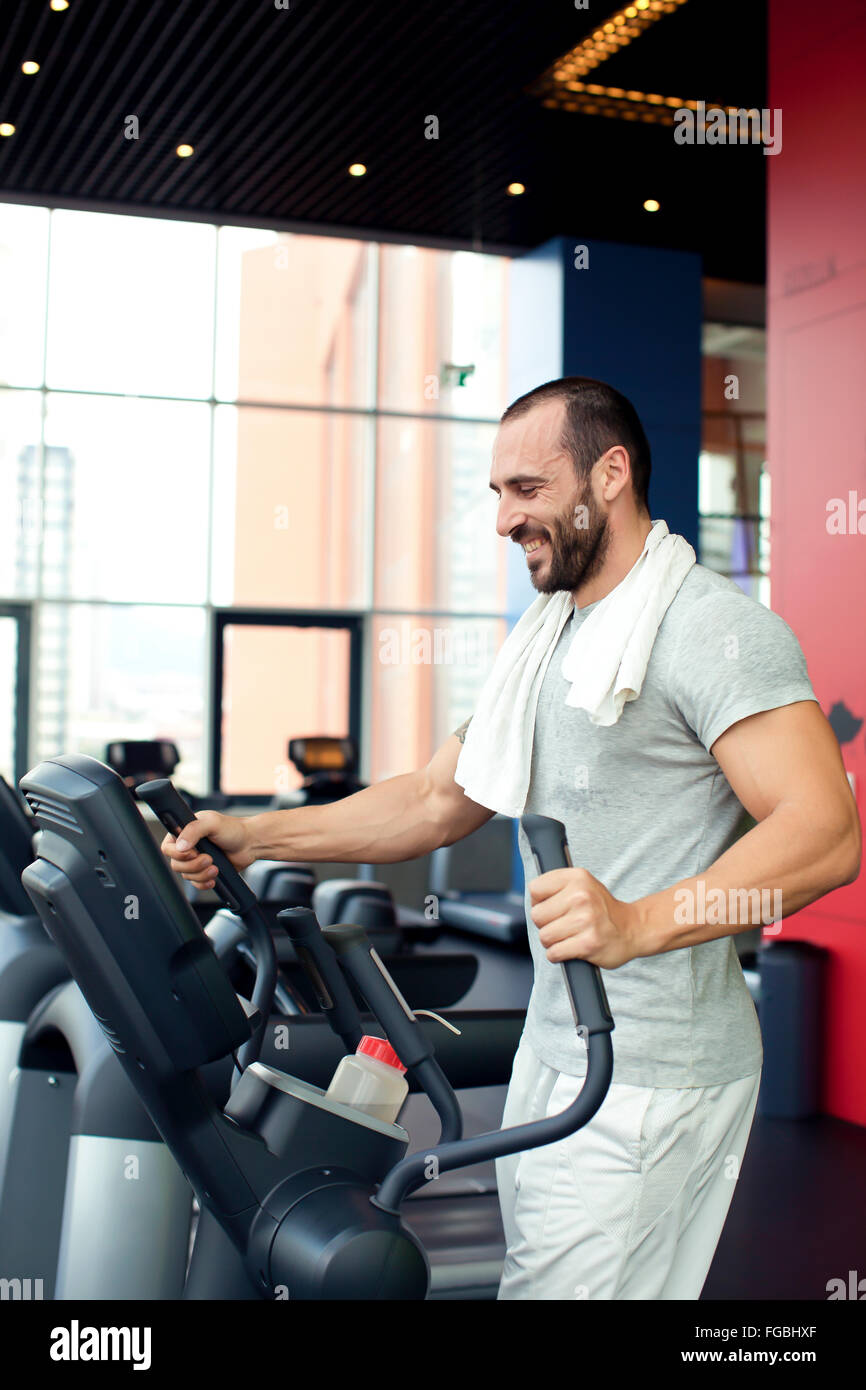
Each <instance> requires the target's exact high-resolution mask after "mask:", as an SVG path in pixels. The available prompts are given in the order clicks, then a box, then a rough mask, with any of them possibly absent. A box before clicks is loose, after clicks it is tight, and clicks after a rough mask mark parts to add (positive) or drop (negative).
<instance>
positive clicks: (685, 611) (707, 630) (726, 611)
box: [659, 564, 797, 659]
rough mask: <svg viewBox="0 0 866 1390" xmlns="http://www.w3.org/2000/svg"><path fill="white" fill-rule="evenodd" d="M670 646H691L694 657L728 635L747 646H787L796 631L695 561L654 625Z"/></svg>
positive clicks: (723, 577) (728, 580) (683, 648)
mask: <svg viewBox="0 0 866 1390" xmlns="http://www.w3.org/2000/svg"><path fill="white" fill-rule="evenodd" d="M659 633H660V635H661V634H662V633H664V636H665V639H666V642H667V643H668V644H670V645H671V647H672V649H676V648H678V649H679V651H680V652H681V653H683V654H684V653H685V651H686V650H687V649H693V650H694V652H695V657H696V659H697V658H698V656H699V654H700V652H701V651H703V650H705V649H706V648H707V646H708V645H714V646H715V645H716V639H717V638H719V637H725V636H728V635H737V636H739V637H742V638H745V639H747V640H748V641H750V643H751V644H752V645H754V644H766V646H767V648H768V649H772V648H774V647H778V648H779V649H780V650H785V651H787V650H788V648H789V647H790V646H791V643H792V639H793V641H794V642H796V641H797V638H796V634H795V633H794V632H793V630H792V628H790V627H789V625H788V624H787V623H786V622H785V620H784V618H782V617H781V615H780V614H779V613H776V612H774V611H773V609H772V608H768V607H767V605H766V604H765V603H761V602H759V600H758V599H754V598H752V597H751V596H750V595H749V594H746V593H744V592H743V590H742V589H741V588H740V586H739V584H736V583H734V581H733V580H732V579H728V578H727V577H726V576H725V575H723V574H718V573H717V572H716V571H715V570H711V569H707V568H706V566H704V565H699V564H695V565H693V566H692V568H691V569H690V570H689V573H688V574H687V575H686V577H685V579H684V580H683V582H682V584H681V585H680V587H679V590H678V592H677V594H676V596H675V598H674V600H673V602H672V603H671V605H670V607H669V608H668V610H667V613H666V614H665V616H664V619H663V620H662V624H661V627H660V629H659Z"/></svg>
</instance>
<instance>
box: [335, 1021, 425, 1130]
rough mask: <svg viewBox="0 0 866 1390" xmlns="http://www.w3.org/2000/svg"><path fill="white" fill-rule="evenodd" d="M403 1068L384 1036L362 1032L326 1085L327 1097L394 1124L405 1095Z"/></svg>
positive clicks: (405, 1086)
mask: <svg viewBox="0 0 866 1390" xmlns="http://www.w3.org/2000/svg"><path fill="white" fill-rule="evenodd" d="M405 1070H406V1068H405V1067H404V1066H403V1063H402V1062H401V1061H400V1058H399V1057H398V1056H397V1054H396V1052H395V1051H394V1049H393V1047H392V1046H391V1044H390V1043H389V1042H387V1041H386V1039H385V1038H371V1037H368V1036H366V1035H365V1036H364V1037H363V1038H362V1039H361V1041H360V1042H359V1043H358V1047H357V1050H356V1051H355V1052H354V1053H350V1054H349V1056H348V1057H344V1058H343V1060H342V1062H341V1063H340V1065H339V1066H338V1067H337V1070H336V1071H335V1072H334V1079H333V1081H332V1082H331V1084H330V1086H329V1087H328V1089H327V1092H326V1095H327V1096H328V1099H329V1100H336V1101H339V1102H340V1103H341V1104H342V1105H351V1106H353V1107H354V1109H355V1110H363V1111H364V1113H365V1114H367V1115H373V1116H374V1117H375V1118H376V1119H377V1120H383V1121H384V1123H385V1124H389V1125H390V1124H393V1123H394V1121H395V1120H396V1118H397V1116H398V1114H399V1113H400V1107H401V1106H402V1104H403V1102H404V1100H405V1099H406V1096H407V1095H408V1093H409V1083H408V1082H407V1080H406V1078H405V1076H404V1075H403V1073H404V1072H405Z"/></svg>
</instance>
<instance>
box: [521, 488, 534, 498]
mask: <svg viewBox="0 0 866 1390" xmlns="http://www.w3.org/2000/svg"><path fill="white" fill-rule="evenodd" d="M537 491H538V488H537V487H522V488H521V489H520V496H521V497H534V496H535V494H536V492H537Z"/></svg>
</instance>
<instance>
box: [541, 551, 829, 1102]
mask: <svg viewBox="0 0 866 1390" xmlns="http://www.w3.org/2000/svg"><path fill="white" fill-rule="evenodd" d="M595 606H596V605H595V604H589V605H588V606H587V607H585V608H582V609H576V610H575V611H574V613H573V614H572V617H571V618H570V619H569V620H568V621H567V622H566V624H565V627H564V629H563V631H562V634H561V635H560V638H559V642H558V644H557V648H556V650H555V651H554V653H553V656H552V657H551V660H550V663H549V665H548V668H547V671H546V673H545V677H544V682H543V685H542V688H541V692H540V696H539V702H538V709H537V714H536V721H535V732H534V739H533V748H532V776H531V781H530V786H529V794H528V797H527V802H526V810H527V811H535V812H538V813H539V814H541V815H547V816H553V817H555V818H556V819H557V820H561V821H562V822H563V823H564V825H565V828H566V833H567V835H568V842H569V847H570V850H571V857H572V863H573V864H574V865H575V866H580V867H582V868H586V869H588V870H589V871H590V873H592V874H594V875H595V877H596V878H598V879H599V880H600V881H601V882H602V883H603V884H604V885H605V887H606V888H607V889H608V890H609V891H610V892H611V893H612V894H613V895H614V897H616V898H619V899H621V900H623V901H625V902H634V901H635V900H636V899H637V898H642V897H645V896H646V895H647V894H650V893H657V892H660V891H661V890H663V889H667V888H670V887H672V886H673V885H674V884H676V883H679V882H681V880H683V879H688V878H692V877H695V876H698V875H700V874H701V873H703V872H704V871H705V870H706V869H708V868H709V866H710V865H711V864H713V863H714V861H715V860H716V859H718V858H719V857H720V856H721V855H722V854H723V853H724V852H725V850H727V849H728V848H729V847H730V846H731V845H732V844H733V843H734V841H735V840H737V839H738V838H739V837H740V835H741V834H742V833H743V830H744V825H743V822H744V819H745V813H744V810H743V807H742V805H741V804H740V802H739V801H738V800H737V798H736V796H735V794H734V792H733V791H732V789H731V787H730V785H729V783H728V781H727V779H726V778H725V776H724V774H723V772H722V770H721V768H720V767H719V764H718V763H717V762H716V760H715V758H714V757H712V755H711V753H710V752H709V749H710V748H711V747H712V744H713V743H714V741H715V740H716V739H717V738H719V736H720V735H721V734H723V733H724V731H725V730H726V729H727V728H729V727H730V725H732V724H734V723H736V722H737V720H739V719H744V718H746V716H747V715H751V714H757V713H759V712H760V711H762V710H769V709H775V708H777V707H778V706H780V705H789V704H793V703H794V702H795V701H798V700H814V699H816V696H815V693H814V691H813V689H812V685H811V682H810V680H809V675H808V671H807V667H806V660H805V657H804V656H803V651H802V649H801V647H800V644H799V642H798V641H797V638H796V637H795V635H794V633H793V632H792V631H791V629H790V628H789V627H788V625H787V623H786V622H784V620H783V619H782V618H780V617H779V615H778V614H777V613H773V612H772V611H771V610H770V609H768V608H766V607H765V606H764V605H763V604H760V603H757V602H756V601H755V600H754V599H751V598H749V597H747V595H746V594H744V593H743V591H742V590H741V589H740V588H739V587H738V585H736V584H734V583H733V582H732V581H731V580H729V579H725V578H724V577H723V576H721V575H718V574H716V573H715V572H714V571H712V570H709V569H705V568H704V566H703V565H694V566H693V567H692V569H691V570H690V571H689V573H688V574H687V576H686V578H685V579H684V580H683V583H682V584H681V586H680V588H679V591H678V593H677V594H676V597H675V598H674V599H673V601H672V603H671V604H670V607H669V608H668V610H667V612H666V613H665V616H664V618H663V619H662V622H661V624H660V626H659V630H658V633H657V634H656V639H655V642H654V644H653V649H652V653H651V655H650V660H649V665H648V667H647V672H646V677H645V679H644V684H643V688H642V690H641V693H640V695H639V696H638V698H637V699H636V700H631V701H629V702H628V703H627V704H626V705H625V706H624V708H623V712H622V714H621V715H620V718H619V720H618V722H617V723H616V724H613V725H611V726H610V727H609V728H601V727H598V726H596V725H593V724H592V723H591V722H590V719H589V715H588V714H587V713H586V712H585V711H584V710H581V709H573V708H571V707H570V706H568V705H566V704H565V694H566V690H567V685H566V681H565V678H564V677H563V675H562V671H561V666H562V660H563V657H564V656H565V653H566V652H567V650H568V647H569V645H570V643H571V640H572V638H573V636H574V634H575V632H576V631H577V627H578V626H579V624H581V623H582V622H584V621H585V620H586V618H587V617H588V615H589V613H590V612H591V611H592V609H593V608H594V607H595ZM519 845H520V853H521V857H522V859H523V869H524V874H525V875H526V881H527V883H528V882H529V881H530V880H531V879H532V878H534V877H535V876H536V869H535V867H534V863H533V862H532V861H530V859H529V857H528V845H527V842H526V837H525V836H524V834H523V831H522V830H521V831H520V834H519ZM742 887H743V888H744V889H747V888H749V887H750V885H748V884H744V885H742ZM526 905H527V928H528V931H529V942H530V947H531V950H532V955H533V958H534V963H535V982H534V985H533V989H532V994H531V997H530V1001H529V1008H528V1011H527V1018H526V1035H527V1040H528V1041H529V1043H530V1045H531V1046H532V1047H533V1049H534V1050H535V1052H536V1053H537V1055H538V1056H539V1057H540V1058H541V1060H542V1061H543V1062H545V1063H546V1064H547V1065H548V1066H550V1067H553V1068H555V1069H556V1070H557V1071H561V1072H567V1073H570V1074H571V1075H574V1076H582V1075H584V1073H585V1071H586V1048H585V1045H584V1043H583V1042H582V1041H581V1039H580V1038H578V1036H577V1034H576V1031H575V1026H574V1020H573V1017H572V1014H571V1009H570V1007H569V1004H568V999H567V996H566V992H565V986H564V981H563V974H562V967H561V965H560V964H559V963H556V964H554V963H552V962H551V961H549V960H548V959H547V955H546V952H545V949H544V947H543V946H542V945H541V943H540V941H539V940H538V928H537V927H536V926H535V924H534V923H533V922H532V921H531V920H530V919H529V916H528V913H529V909H530V907H531V903H530V899H529V892H528V890H527V893H526ZM771 911H772V907H771ZM602 973H603V978H604V984H605V989H606V991H607V996H608V1000H609V1002H610V1006H611V1011H612V1013H613V1016H614V1021H615V1024H616V1027H615V1029H614V1033H613V1049H614V1073H613V1079H614V1081H616V1082H624V1083H626V1084H628V1085H633V1086H658V1087H674V1088H681V1087H687V1086H714V1085H719V1084H721V1083H722V1082H725V1081H735V1080H737V1079H739V1078H740V1077H744V1076H748V1075H750V1074H752V1073H754V1072H756V1071H757V1070H758V1068H759V1067H760V1066H761V1062H762V1048H761V1034H760V1028H759V1026H758V1020H757V1015H756V1013H755V1008H754V1005H753V1004H752V1001H751V998H750V996H749V992H748V989H747V987H746V983H745V980H744V978H743V972H742V969H741V968H740V964H739V960H738V958H737V953H736V950H735V948H734V941H733V937H732V936H724V937H720V938H719V939H718V940H715V941H707V942H702V943H701V944H700V945H697V946H690V947H681V948H679V949H678V950H674V951H666V952H664V953H663V954H661V955H655V956H644V957H638V958H637V959H635V960H631V961H628V962H626V964H625V965H622V966H620V967H619V968H618V969H617V970H604V971H603V972H602Z"/></svg>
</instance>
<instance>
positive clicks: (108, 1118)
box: [0, 779, 191, 1298]
mask: <svg viewBox="0 0 866 1390" xmlns="http://www.w3.org/2000/svg"><path fill="white" fill-rule="evenodd" d="M35 828H36V827H35V823H34V824H31V822H30V820H29V818H28V817H27V815H26V814H25V812H24V809H23V806H22V804H21V803H20V802H19V801H18V799H17V796H16V794H15V792H14V791H13V790H12V789H11V788H10V787H9V786H8V785H7V784H6V783H5V782H3V781H2V779H0V845H2V852H0V1082H2V1084H0V1278H4V1279H32V1280H39V1281H40V1285H39V1287H40V1289H41V1292H42V1296H43V1297H44V1298H124V1297H128V1296H131V1297H138V1296H141V1297H145V1298H146V1297H149V1296H153V1290H166V1289H169V1290H171V1289H174V1290H175V1293H176V1296H179V1295H180V1292H181V1290H182V1288H183V1279H184V1273H185V1268H186V1254H187V1245H188V1234H187V1233H188V1231H189V1219H190V1209H191V1193H190V1190H189V1186H188V1184H187V1183H186V1182H185V1181H184V1179H183V1176H182V1174H181V1173H180V1171H179V1169H178V1168H177V1164H176V1163H175V1161H174V1159H173V1158H172V1156H171V1154H170V1153H169V1152H168V1150H167V1149H166V1148H165V1145H164V1144H163V1143H162V1142H161V1140H160V1137H159V1135H158V1134H157V1132H156V1131H155V1130H154V1128H153V1125H152V1123H151V1121H150V1118H149V1117H148V1115H147V1113H146V1111H145V1110H144V1109H143V1108H142V1105H141V1102H140V1100H139V1098H138V1096H137V1094H136V1092H135V1090H134V1088H133V1087H132V1086H130V1084H129V1081H128V1080H127V1078H126V1075H125V1074H124V1072H123V1070H122V1068H121V1067H120V1065H119V1064H118V1062H117V1059H116V1057H115V1056H114V1053H113V1052H112V1050H111V1048H110V1047H109V1045H108V1042H107V1041H106V1038H105V1036H104V1034H103V1033H102V1031H101V1030H100V1029H99V1027H98V1026H97V1024H96V1022H95V1020H94V1018H93V1015H92V1013H91V1011H90V1009H89V1008H88V1006H87V1004H86V1003H85V1000H84V997H83V996H82V994H81V992H80V990H79V989H78V986H77V985H76V984H74V982H73V981H71V980H70V979H69V968H68V965H67V963H66V961H65V960H64V958H63V956H62V955H61V953H60V952H59V951H58V950H57V947H56V946H55V944H54V942H53V941H52V940H51V938H50V937H49V936H48V934H47V933H46V931H45V928H44V926H43V924H42V922H41V920H40V918H39V916H38V915H37V914H36V913H35V912H34V908H33V903H32V902H31V900H30V898H29V897H28V896H27V894H26V893H25V891H24V889H23V887H22V884H21V875H22V873H23V872H24V870H25V869H26V868H27V866H28V865H29V864H30V863H31V861H32V860H33V857H34V850H33V847H32V843H31V835H32V831H33V830H34V829H35ZM131 1156H134V1158H135V1161H136V1162H137V1163H138V1165H139V1171H138V1174H137V1176H136V1180H135V1181H130V1180H128V1179H129V1178H130V1176H131V1174H130V1170H129V1165H128V1160H129V1158H130V1157H131ZM125 1165H126V1166H125ZM109 1200H110V1202H111V1204H112V1210H113V1212H114V1213H115V1215H116V1218H117V1226H116V1228H115V1225H114V1223H106V1222H105V1221H101V1220H100V1219H99V1216H100V1211H101V1209H102V1208H101V1205H100V1204H101V1203H103V1202H105V1201H109ZM184 1221H185V1225H184ZM175 1232H176V1233H177V1234H176V1235H174V1233H175ZM120 1233H122V1235H121V1234H120Z"/></svg>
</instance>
